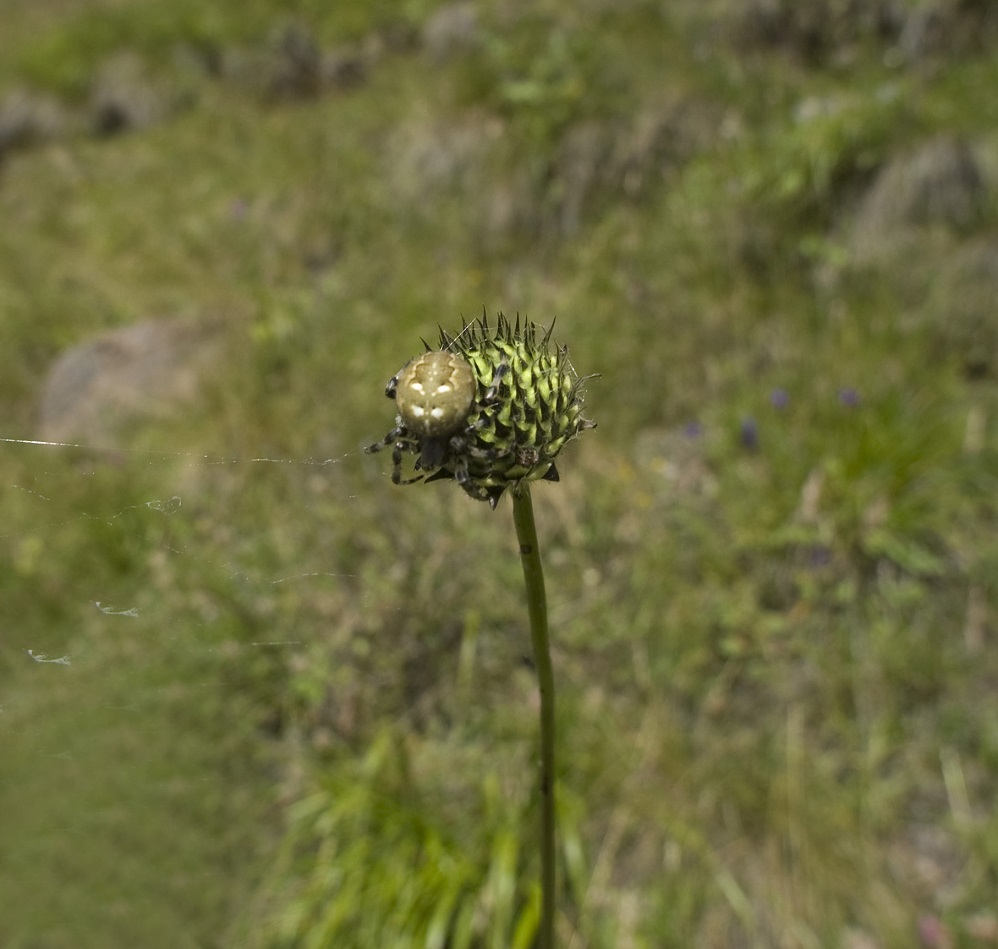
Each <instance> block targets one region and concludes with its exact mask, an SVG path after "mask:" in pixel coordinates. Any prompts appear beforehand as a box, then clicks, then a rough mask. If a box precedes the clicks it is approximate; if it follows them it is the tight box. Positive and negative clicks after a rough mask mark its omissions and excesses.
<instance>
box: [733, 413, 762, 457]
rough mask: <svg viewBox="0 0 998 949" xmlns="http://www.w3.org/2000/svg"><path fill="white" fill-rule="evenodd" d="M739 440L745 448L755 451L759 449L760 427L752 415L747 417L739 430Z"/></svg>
mask: <svg viewBox="0 0 998 949" xmlns="http://www.w3.org/2000/svg"><path fill="white" fill-rule="evenodd" d="M738 438H739V440H740V441H741V443H742V447H743V448H747V449H748V450H749V451H755V450H756V449H757V448H758V447H759V426H758V425H757V424H756V421H755V419H754V418H752V416H751V415H746V416H745V418H743V419H742V423H741V425H740V426H739V428H738Z"/></svg>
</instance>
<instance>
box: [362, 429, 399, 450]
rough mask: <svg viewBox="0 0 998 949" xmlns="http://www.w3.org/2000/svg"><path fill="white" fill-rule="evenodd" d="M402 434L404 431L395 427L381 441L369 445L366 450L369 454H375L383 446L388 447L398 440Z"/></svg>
mask: <svg viewBox="0 0 998 949" xmlns="http://www.w3.org/2000/svg"><path fill="white" fill-rule="evenodd" d="M401 434H402V433H401V432H400V431H399V430H398V429H397V428H393V429H392V430H391V431H390V432H389V433H388V434H387V435H386V436H385V437H384V438H382V439H381V441H380V442H375V443H374V444H373V445H368V446H367V448H365V449H364V451H365V452H367V454H369V455H373V454H374V453H375V452H378V451H381V449H382V448H387V447H388V446H389V445H391V444H392V442H395V441H397V440H398V438H399V436H400V435H401Z"/></svg>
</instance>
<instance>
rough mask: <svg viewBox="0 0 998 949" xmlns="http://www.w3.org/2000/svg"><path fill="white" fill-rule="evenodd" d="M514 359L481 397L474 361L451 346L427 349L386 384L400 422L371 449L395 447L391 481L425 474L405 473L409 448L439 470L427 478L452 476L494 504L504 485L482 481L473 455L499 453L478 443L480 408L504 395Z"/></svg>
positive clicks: (487, 457) (422, 466)
mask: <svg viewBox="0 0 998 949" xmlns="http://www.w3.org/2000/svg"><path fill="white" fill-rule="evenodd" d="M508 370H509V364H508V363H507V362H506V361H505V360H503V361H502V362H501V363H500V364H499V366H498V367H497V368H496V371H495V373H494V374H493V376H492V381H491V383H490V384H489V387H488V389H486V390H485V392H484V393H483V394H482V397H481V399H480V400H477V401H476V398H475V395H476V392H477V390H478V380H477V379H476V376H475V372H474V370H473V369H472V366H471V363H470V362H468V360H467V359H464V358H463V357H462V356H459V355H457V354H456V353H452V352H449V351H447V350H437V351H432V352H426V353H423V354H422V355H421V356H417V357H416V358H415V359H411V360H410V361H409V362H407V363H406V364H405V365H404V366H403V367H402V368H401V369H400V370H399V371H398V372H397V373H396V374H395V375H394V376H392V378H391V379H390V380H389V381H388V385H387V386H385V395H386V396H388V398H390V399H394V400H395V402H396V405H397V406H398V416H397V417H396V419H395V427H394V428H393V429H392V430H391V431H390V432H389V433H388V434H387V435H386V436H385V437H384V438H383V439H382V440H381V441H380V442H375V443H374V444H373V445H368V446H367V448H366V449H365V450H366V451H367V452H372V453H373V452H377V451H381V450H382V449H383V448H387V447H388V446H389V445H392V446H393V449H392V482H393V483H394V484H413V483H414V482H416V481H420V480H421V479H422V478H423V477H424V476H423V475H416V477H414V478H407V479H404V480H403V478H402V455H403V453H405V452H410V453H412V454H414V455H418V456H419V457H418V458H417V459H416V464H415V467H416V469H417V470H426V471H428V470H430V469H433V468H435V469H437V470H436V471H435V472H434V473H433V474H432V475H430V476H429V477H427V478H426V480H427V481H435V480H437V479H439V478H450V477H453V478H454V480H455V481H457V483H458V484H459V485H461V487H462V488H463V489H464V491H465V492H466V493H467V494H469V495H470V496H471V497H473V498H475V499H476V500H479V501H488V502H489V503H490V504H492V506H493V507H494V506H495V503H496V502H497V501H498V500H499V496H501V494H502V491H503V489H502V488H496V487H485V486H483V485H480V484H477V483H476V482H474V481H473V480H472V479H471V475H470V474H469V473H468V461H469V459H472V458H473V459H475V460H480V461H485V462H490V461H492V460H494V458H495V454H496V453H495V452H493V451H491V450H489V449H483V448H481V447H478V446H475V445H474V444H473V442H474V436H475V432H476V431H477V430H478V429H479V427H480V426H481V424H482V421H483V418H482V416H481V409H483V408H485V407H486V406H488V405H491V404H493V403H494V402H496V401H497V399H498V397H499V390H500V387H501V385H502V380H503V377H504V376H505V375H506V373H507V371H508Z"/></svg>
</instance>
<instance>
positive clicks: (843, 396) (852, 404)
mask: <svg viewBox="0 0 998 949" xmlns="http://www.w3.org/2000/svg"><path fill="white" fill-rule="evenodd" d="M859 403H860V397H859V392H858V390H856V389H854V388H853V387H852V386H843V388H841V389H839V404H840V405H844V406H845V407H846V408H849V409H854V408H856V406H857V405H859Z"/></svg>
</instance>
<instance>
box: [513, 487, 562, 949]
mask: <svg viewBox="0 0 998 949" xmlns="http://www.w3.org/2000/svg"><path fill="white" fill-rule="evenodd" d="M513 523H514V524H515V525H516V538H517V540H518V541H519V542H520V560H521V562H522V564H523V582H524V584H525V586H526V588H527V609H528V610H529V612H530V638H531V641H532V642H533V647H534V665H535V666H536V668H537V684H538V686H539V688H540V693H541V758H540V790H541V841H540V843H541V924H540V932H539V936H538V942H537V945H538V947H539V949H554V915H555V844H554V824H555V818H554V672H553V670H552V668H551V646H550V642H549V639H548V607H547V596H546V594H545V592H544V568H543V567H542V566H541V552H540V548H539V547H538V546H537V528H536V527H535V526H534V506H533V503H532V502H531V500H530V488H529V487H528V486H527V485H526V484H522V485H520V486H519V488H518V489H517V490H516V491H514V492H513Z"/></svg>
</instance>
